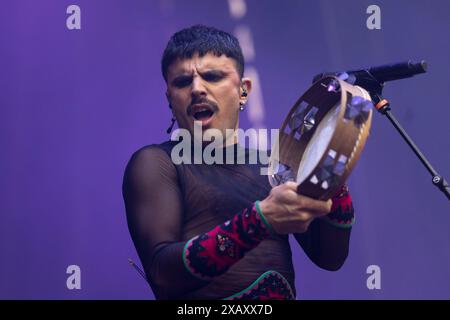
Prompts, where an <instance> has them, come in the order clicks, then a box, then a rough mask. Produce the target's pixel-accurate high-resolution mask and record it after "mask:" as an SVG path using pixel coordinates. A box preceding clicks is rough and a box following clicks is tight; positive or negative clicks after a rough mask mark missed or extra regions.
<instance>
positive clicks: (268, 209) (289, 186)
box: [260, 181, 332, 234]
mask: <svg viewBox="0 0 450 320" xmlns="http://www.w3.org/2000/svg"><path fill="white" fill-rule="evenodd" d="M297 188H298V184H297V183H295V182H292V181H289V182H286V183H285V184H282V185H279V186H276V187H274V188H272V190H271V191H270V194H269V195H268V196H267V198H265V199H264V200H262V201H261V202H260V208H261V211H262V213H263V215H264V217H265V218H266V220H267V222H268V223H269V224H270V225H271V226H272V228H273V230H274V231H275V232H277V233H279V234H288V233H303V232H305V231H306V230H308V227H309V224H310V223H311V222H312V221H313V220H314V219H315V218H318V217H321V216H324V215H326V214H328V213H329V212H330V210H331V204H332V201H331V200H328V201H322V200H315V199H312V198H309V197H306V196H303V195H301V194H298V193H297Z"/></svg>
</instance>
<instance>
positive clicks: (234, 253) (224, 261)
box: [183, 204, 270, 280]
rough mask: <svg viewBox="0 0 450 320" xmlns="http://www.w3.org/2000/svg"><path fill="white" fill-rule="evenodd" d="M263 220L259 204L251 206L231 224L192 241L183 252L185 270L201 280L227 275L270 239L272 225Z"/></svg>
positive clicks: (227, 223)
mask: <svg viewBox="0 0 450 320" xmlns="http://www.w3.org/2000/svg"><path fill="white" fill-rule="evenodd" d="M263 219H264V218H263V216H262V215H260V214H259V213H258V211H257V207H256V204H252V205H251V206H250V207H248V208H245V209H244V210H243V211H242V212H240V213H238V214H236V215H235V216H234V217H233V218H232V219H231V220H228V221H226V222H224V223H223V224H221V225H218V226H217V227H215V228H214V229H212V230H211V231H209V232H207V233H204V234H201V235H199V236H196V237H194V238H192V239H191V240H189V241H188V242H187V243H186V245H185V246H184V250H183V262H184V265H185V267H186V268H187V270H188V271H189V272H190V273H191V274H192V275H193V276H195V277H197V278H200V279H202V280H210V279H212V278H213V277H216V276H219V275H221V274H223V273H225V272H226V271H227V270H228V268H230V267H231V266H232V265H233V264H234V263H236V262H237V261H239V260H240V259H242V257H243V256H244V255H245V253H246V252H248V251H250V250H251V249H253V248H255V247H256V246H257V245H258V244H259V243H260V242H261V241H263V240H264V239H266V238H267V237H268V236H269V234H270V231H269V229H268V226H269V225H268V224H266V222H265V221H264V220H263Z"/></svg>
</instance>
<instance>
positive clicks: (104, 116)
mask: <svg viewBox="0 0 450 320" xmlns="http://www.w3.org/2000/svg"><path fill="white" fill-rule="evenodd" d="M70 4H77V5H79V6H80V7H81V12H82V14H81V19H82V22H81V23H82V29H81V30H68V29H67V28H66V18H67V16H68V15H67V14H66V8H67V7H68V5H70ZM246 4H247V13H246V15H245V16H244V17H242V18H240V19H235V18H232V17H231V16H230V13H229V9H228V3H227V2H226V1H207V0H202V1H162V0H161V1H148V0H140V1H126V0H122V1H118V0H114V1H113V0H110V1H106V0H102V1H91V0H90V1H87V0H73V1H66V0H47V1H32V0H28V1H25V0H21V1H17V0H6V1H2V3H1V5H0V107H1V109H0V150H1V154H0V298H3V299H78V298H82V299H150V298H153V295H152V293H151V290H150V289H149V288H148V287H147V285H146V283H145V282H144V281H143V280H142V279H141V278H140V277H139V275H138V274H137V273H136V272H135V271H134V270H133V269H132V268H131V267H130V266H129V264H128V262H127V258H128V257H131V258H133V259H134V260H135V261H138V259H137V257H136V253H135V249H134V246H133V244H132V242H131V239H130V236H129V233H128V229H127V225H126V220H125V212H124V205H123V200H122V195H121V182H122V175H123V170H124V167H125V165H126V163H127V161H128V159H129V157H130V155H131V154H132V152H134V151H135V150H136V149H138V148H140V147H141V146H143V145H146V144H150V143H157V142H161V141H163V140H166V139H167V135H166V134H165V130H166V128H167V126H168V125H169V119H170V113H169V110H168V108H167V102H166V100H165V97H164V90H165V83H164V81H163V79H162V77H161V75H160V64H159V63H160V57H161V53H162V51H163V49H164V47H165V45H166V42H167V40H168V38H169V36H170V35H171V34H172V33H173V32H175V31H177V30H178V29H180V28H182V27H185V26H189V25H192V24H195V23H204V24H210V25H214V26H216V27H219V28H223V29H225V30H227V31H230V32H233V30H235V28H236V27H237V26H239V25H245V26H247V27H249V28H250V29H251V32H252V36H253V45H254V49H255V58H254V59H253V60H252V61H251V65H252V66H253V67H255V68H257V70H258V73H259V79H260V85H261V89H262V95H263V98H264V106H265V118H264V122H263V123H264V125H265V126H267V127H268V128H277V127H279V126H280V124H281V122H282V120H283V119H284V117H285V115H286V114H287V111H288V110H289V109H290V107H291V106H292V105H293V103H294V102H295V100H296V99H297V98H298V97H299V95H300V94H301V93H302V92H304V91H305V90H306V89H307V88H308V87H309V86H310V81H311V78H312V76H313V75H315V74H316V73H318V72H321V71H332V70H345V69H355V68H359V67H363V66H369V65H378V64H383V63H391V62H398V61H403V60H408V59H415V60H419V59H422V58H423V59H426V60H427V61H428V62H429V72H428V73H427V74H425V75H421V76H417V77H414V78H411V79H408V80H405V81H401V82H396V83H390V84H388V86H387V88H386V89H385V92H384V93H385V96H386V97H388V98H390V100H391V102H392V105H393V108H394V114H395V115H396V116H397V117H398V119H399V121H400V122H401V123H402V124H403V125H404V127H405V129H406V130H408V132H409V134H410V135H411V136H412V137H413V139H415V141H416V143H417V144H418V145H419V146H420V148H421V149H422V151H423V152H424V153H425V155H426V156H427V157H428V158H429V160H430V161H431V163H432V164H433V165H434V166H435V168H436V169H437V170H438V171H439V172H440V173H441V174H443V175H444V176H446V177H447V179H450V139H449V138H450V108H449V106H448V103H447V102H446V101H448V93H449V92H448V90H449V89H448V88H449V87H450V80H449V74H450V67H449V57H450V37H449V36H450V33H449V32H450V19H449V18H448V12H449V10H450V3H449V2H448V1H444V0H442V1H432V3H431V2H430V1H377V2H376V4H377V5H379V6H380V7H381V19H382V20H381V27H382V29H381V30H368V29H367V28H366V19H367V17H368V15H367V14H366V8H367V6H369V5H371V4H374V3H373V2H372V1H356V0H355V1H309V2H306V1H268V0H266V1H261V0H258V1H256V0H248V1H246ZM251 104H252V102H250V106H249V107H251ZM247 112H248V111H247ZM247 117H248V114H247V113H244V114H243V117H242V125H241V126H242V127H243V128H247V127H249V126H251V122H250V121H249V120H248V119H247ZM430 180H431V178H430V176H429V174H428V173H427V171H426V170H425V169H424V168H423V167H422V165H421V164H420V163H419V161H418V160H417V159H416V158H415V156H414V155H413V154H412V152H411V151H410V150H409V149H408V147H407V146H406V144H405V143H404V142H403V141H402V140H401V138H400V136H399V135H398V134H397V133H396V131H395V130H394V128H393V127H392V126H391V125H390V124H389V123H388V121H387V119H384V118H383V117H382V116H381V115H380V114H374V121H373V128H372V132H371V136H370V138H369V140H368V144H367V147H366V149H365V150H364V152H363V155H362V158H361V161H360V162H359V163H358V166H357V168H356V169H355V171H354V173H353V175H352V176H351V178H350V187H351V190H352V193H353V197H354V202H355V207H356V210H357V223H356V225H355V227H354V230H353V234H352V241H351V248H350V256H349V258H348V260H347V262H346V264H345V265H344V267H343V268H342V269H341V270H340V271H338V272H327V271H323V270H320V269H318V268H317V267H315V266H314V265H313V264H312V263H311V262H310V261H309V260H308V259H307V258H306V256H305V255H304V253H303V252H301V250H300V249H299V248H298V247H297V246H296V248H295V249H294V257H295V268H296V273H297V280H296V281H297V289H298V298H299V299H314V298H324V299H335V298H344V299H347V298H352V299H360V298H362V299H379V298H385V299H403V298H406V299H409V298H426V299H428V298H445V299H449V298H450V271H449V270H450V232H449V230H450V206H449V202H448V201H447V200H446V198H445V197H444V195H443V194H441V193H440V192H439V191H438V190H437V189H436V188H435V187H434V186H433V185H432V184H431V181H430ZM71 264H76V265H79V266H80V267H81V285H82V288H81V290H68V289H67V288H66V278H67V276H68V275H67V274H66V268H67V266H68V265H71ZM371 264H376V265H379V266H380V267H381V285H382V287H381V290H368V289H367V287H366V278H367V277H368V275H367V274H366V268H367V266H369V265H371Z"/></svg>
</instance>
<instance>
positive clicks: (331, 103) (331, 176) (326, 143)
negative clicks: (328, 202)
mask: <svg viewBox="0 0 450 320" xmlns="http://www.w3.org/2000/svg"><path fill="white" fill-rule="evenodd" d="M372 106H373V104H372V100H371V99H370V95H369V93H368V92H367V91H366V90H364V89H362V88H360V87H358V86H353V85H350V84H348V83H347V82H345V81H342V80H340V79H339V78H336V77H331V76H330V77H325V78H322V79H321V80H319V81H317V82H316V83H314V84H313V86H312V87H311V88H310V89H308V91H306V92H305V94H303V95H302V97H301V98H300V99H299V100H298V101H297V102H296V104H295V105H294V107H293V108H292V109H291V110H290V112H289V114H288V116H287V117H286V119H285V121H284V123H283V125H282V127H281V130H280V133H279V137H278V138H279V139H278V142H277V143H275V145H274V146H273V148H272V154H271V158H270V167H269V182H270V184H271V185H272V186H276V185H279V184H281V183H284V182H286V181H295V182H297V183H298V184H299V192H300V193H302V194H304V195H307V196H310V197H313V198H317V199H329V198H331V197H332V196H333V195H334V194H335V193H336V192H337V190H338V189H339V187H340V186H342V185H343V184H344V183H345V181H346V179H347V178H348V176H349V174H350V173H351V171H352V169H353V167H354V166H355V164H356V162H357V161H358V159H359V156H360V154H361V151H362V150H363V148H364V145H365V143H366V140H367V137H368V135H369V130H370V126H371V122H372Z"/></svg>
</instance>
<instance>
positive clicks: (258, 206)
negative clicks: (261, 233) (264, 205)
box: [255, 200, 276, 235]
mask: <svg viewBox="0 0 450 320" xmlns="http://www.w3.org/2000/svg"><path fill="white" fill-rule="evenodd" d="M259 203H260V201H259V200H258V201H255V208H256V211H257V212H258V214H259V216H260V217H261V220H262V221H263V222H264V224H265V225H266V228H267V230H269V232H270V233H271V234H272V235H275V234H276V232H275V230H273V228H272V226H271V225H270V223H269V222H267V219H266V217H265V216H264V214H263V213H262V210H261V207H260V205H259Z"/></svg>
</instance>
